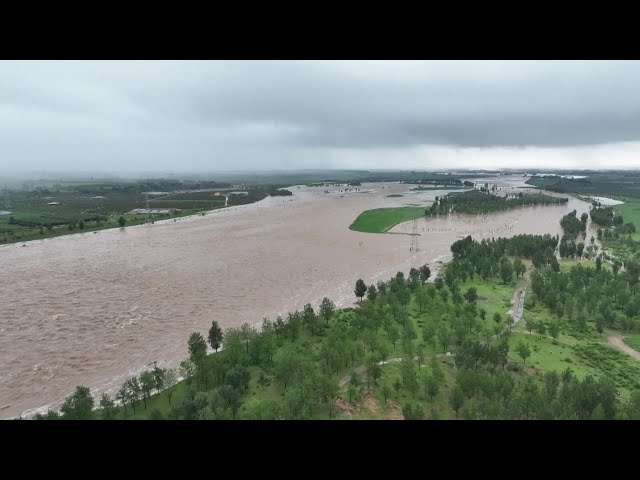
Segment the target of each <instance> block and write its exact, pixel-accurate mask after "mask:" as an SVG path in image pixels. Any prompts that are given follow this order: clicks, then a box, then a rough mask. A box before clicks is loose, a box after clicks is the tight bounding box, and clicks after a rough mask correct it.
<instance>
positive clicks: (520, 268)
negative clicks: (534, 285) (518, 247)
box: [513, 258, 527, 277]
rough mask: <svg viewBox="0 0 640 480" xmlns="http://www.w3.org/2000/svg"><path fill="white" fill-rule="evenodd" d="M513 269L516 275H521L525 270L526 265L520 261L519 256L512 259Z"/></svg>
mask: <svg viewBox="0 0 640 480" xmlns="http://www.w3.org/2000/svg"><path fill="white" fill-rule="evenodd" d="M513 271H514V272H515V274H516V275H517V276H518V277H521V276H522V275H524V273H525V272H526V271H527V267H525V266H524V263H522V260H520V259H519V258H516V259H515V260H514V261H513Z"/></svg>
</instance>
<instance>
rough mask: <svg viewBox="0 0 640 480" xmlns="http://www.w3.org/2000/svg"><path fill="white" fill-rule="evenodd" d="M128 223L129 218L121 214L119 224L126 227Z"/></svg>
mask: <svg viewBox="0 0 640 480" xmlns="http://www.w3.org/2000/svg"><path fill="white" fill-rule="evenodd" d="M126 223H127V219H126V218H124V217H123V216H122V215H120V218H118V225H120V228H124V225H125V224H126Z"/></svg>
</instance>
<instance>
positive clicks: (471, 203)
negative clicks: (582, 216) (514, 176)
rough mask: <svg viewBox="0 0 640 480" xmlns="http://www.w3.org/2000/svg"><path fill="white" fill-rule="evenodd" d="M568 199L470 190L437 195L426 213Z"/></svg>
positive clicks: (478, 210) (486, 210)
mask: <svg viewBox="0 0 640 480" xmlns="http://www.w3.org/2000/svg"><path fill="white" fill-rule="evenodd" d="M568 201H569V200H568V198H563V197H552V196H549V195H543V194H542V193H539V194H523V193H522V192H519V193H518V194H514V195H513V196H508V195H506V196H500V195H494V194H491V193H489V191H479V190H470V191H468V192H462V193H452V194H449V195H446V196H444V197H436V198H435V201H434V202H433V205H431V207H429V208H427V209H426V210H425V215H426V216H427V217H430V216H435V215H446V214H449V213H469V214H484V213H491V212H497V211H500V210H507V209H509V208H515V207H522V206H526V205H563V204H565V203H567V202H568Z"/></svg>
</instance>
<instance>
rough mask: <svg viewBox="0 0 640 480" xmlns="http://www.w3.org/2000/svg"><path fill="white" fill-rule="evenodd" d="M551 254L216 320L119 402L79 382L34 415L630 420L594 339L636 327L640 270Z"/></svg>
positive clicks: (544, 242) (632, 382)
mask: <svg viewBox="0 0 640 480" xmlns="http://www.w3.org/2000/svg"><path fill="white" fill-rule="evenodd" d="M557 243H558V238H557V237H552V236H550V235H545V236H532V235H519V236H516V237H513V238H511V239H503V238H500V239H497V240H482V241H481V242H476V241H474V240H473V239H472V238H471V237H467V238H465V239H463V240H459V241H457V242H455V243H454V244H453V245H452V247H451V251H452V253H453V259H452V260H451V261H450V262H449V263H448V264H446V265H445V267H444V268H443V269H442V271H441V272H440V273H439V274H438V276H436V278H435V279H434V280H433V281H432V282H429V280H430V279H431V276H432V275H431V271H430V269H429V267H428V266H426V265H425V266H423V267H421V268H419V269H411V271H410V272H409V273H408V275H405V274H404V273H403V272H398V273H397V275H396V276H394V277H392V278H391V279H389V280H388V281H386V282H383V281H380V282H378V283H377V284H375V285H366V284H365V282H364V281H362V280H358V282H356V285H355V289H354V298H356V299H357V302H358V303H357V305H356V306H355V307H353V308H345V309H341V310H339V309H336V308H335V305H334V304H333V302H331V300H329V299H328V298H325V299H324V300H323V302H322V304H321V306H320V307H319V308H318V310H317V311H316V310H314V308H312V306H311V305H309V304H307V305H306V306H305V307H304V309H303V310H302V311H296V312H291V313H289V314H288V315H287V316H286V317H285V318H281V317H278V318H276V319H275V320H273V321H272V320H269V319H264V321H263V324H262V328H261V329H260V330H258V329H256V328H254V327H252V326H250V325H249V324H246V323H245V324H244V325H242V326H241V327H238V328H232V329H228V330H226V331H224V332H223V331H222V330H221V329H220V328H219V326H218V325H217V323H216V322H215V321H214V322H213V323H212V326H211V329H210V330H209V331H208V332H194V333H192V334H191V336H190V337H189V340H188V351H189V358H188V359H186V360H185V361H184V362H182V364H181V365H180V368H179V369H177V370H165V369H161V368H158V367H154V368H152V369H150V370H148V371H146V372H143V373H142V374H141V375H139V376H137V377H132V378H130V379H128V380H127V381H126V382H125V383H124V384H123V385H122V388H121V389H120V390H119V392H118V393H117V395H116V400H118V401H119V403H120V405H116V403H114V399H112V398H109V397H107V396H103V397H102V398H100V399H99V400H98V399H93V398H92V397H91V395H90V392H89V391H88V389H87V388H86V387H78V388H77V389H76V391H75V392H74V394H72V395H70V396H69V397H68V398H67V400H66V401H65V405H64V406H63V407H62V409H61V412H60V413H59V412H49V413H48V414H45V415H40V416H39V417H38V418H50V419H55V418H66V419H74V418H94V419H98V418H127V419H134V418H136V419H234V418H235V419H335V418H344V419H361V418H362V419H364V418H371V419H379V418H405V419H456V418H459V419H640V363H639V362H637V361H636V360H634V359H632V358H631V357H629V356H627V355H626V354H624V353H622V352H620V351H618V350H615V349H614V348H612V347H611V346H608V345H606V343H605V342H604V339H605V338H606V337H607V335H609V334H610V333H613V332H621V333H623V334H624V335H626V336H627V337H631V338H635V335H637V334H638V332H639V331H640V320H639V316H638V307H640V303H638V301H639V300H638V299H640V291H639V290H638V289H639V276H640V268H635V267H634V266H633V265H629V266H628V268H627V269H626V270H625V271H617V272H613V271H612V270H605V269H602V268H598V267H597V266H595V265H594V266H590V267H586V266H584V265H573V266H570V265H569V264H568V263H567V261H565V262H563V263H564V266H563V268H560V267H559V265H558V262H557V261H555V263H554V262H553V261H552V260H551V259H552V258H553V259H554V260H555V257H553V256H549V255H547V254H542V253H541V252H549V251H553V250H554V249H555V246H556V245H557ZM527 265H529V267H527ZM529 282H530V289H529V291H528V293H527V298H526V301H525V313H524V316H523V317H522V319H521V320H520V321H519V322H518V323H517V324H514V323H513V320H512V318H511V317H510V316H508V315H507V314H506V312H507V310H510V309H511V308H512V304H511V298H512V295H513V294H514V291H516V289H518V291H519V288H520V287H523V286H526V285H527V284H528V283H529ZM221 346H223V347H224V348H223V349H221V350H220V347H221ZM208 347H209V348H208ZM215 351H217V353H213V352H215ZM179 377H184V379H183V380H180V381H178V378H179ZM96 407H97V408H96ZM92 408H96V409H94V410H92Z"/></svg>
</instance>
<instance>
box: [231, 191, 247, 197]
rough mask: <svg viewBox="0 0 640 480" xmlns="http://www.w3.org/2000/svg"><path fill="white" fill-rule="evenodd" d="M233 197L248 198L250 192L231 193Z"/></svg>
mask: <svg viewBox="0 0 640 480" xmlns="http://www.w3.org/2000/svg"><path fill="white" fill-rule="evenodd" d="M230 194H231V195H241V196H244V197H246V196H247V195H249V192H230Z"/></svg>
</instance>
